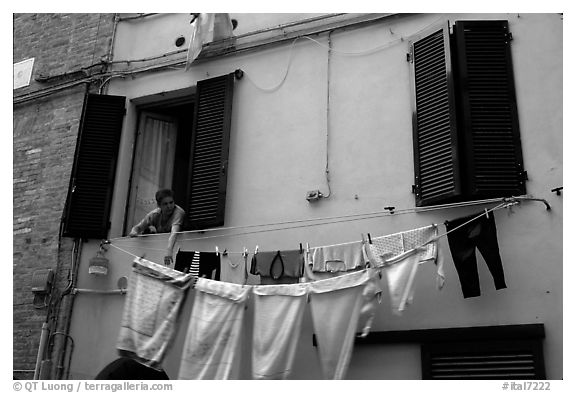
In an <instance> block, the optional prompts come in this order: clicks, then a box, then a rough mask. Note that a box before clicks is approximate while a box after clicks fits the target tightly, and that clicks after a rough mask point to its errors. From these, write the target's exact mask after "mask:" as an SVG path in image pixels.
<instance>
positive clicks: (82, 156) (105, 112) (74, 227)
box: [63, 94, 126, 239]
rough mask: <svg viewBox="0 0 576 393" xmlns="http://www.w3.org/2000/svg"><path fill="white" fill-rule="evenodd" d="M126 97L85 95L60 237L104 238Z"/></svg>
mask: <svg viewBox="0 0 576 393" xmlns="http://www.w3.org/2000/svg"><path fill="white" fill-rule="evenodd" d="M125 102H126V98H125V97H121V96H108V95H97V94H88V95H87V97H86V100H85V102H84V108H83V113H82V120H81V123H80V132H79V135H78V142H77V146H76V154H75V158H74V166H73V169H72V179H71V182H70V189H69V190H68V199H67V204H66V216H65V220H64V228H63V229H64V230H63V235H64V236H67V237H78V238H86V239H104V238H106V237H107V234H108V229H109V215H110V204H111V199H112V192H113V187H114V178H115V174H116V162H117V157H118V147H119V144H120V135H121V132H122V122H123V120H124V114H125Z"/></svg>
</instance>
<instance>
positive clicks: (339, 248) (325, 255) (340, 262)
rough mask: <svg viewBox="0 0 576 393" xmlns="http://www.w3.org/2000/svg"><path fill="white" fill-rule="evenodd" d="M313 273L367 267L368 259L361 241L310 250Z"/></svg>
mask: <svg viewBox="0 0 576 393" xmlns="http://www.w3.org/2000/svg"><path fill="white" fill-rule="evenodd" d="M310 257H311V258H310V260H309V261H308V263H309V264H311V265H312V271H313V272H336V271H349V270H355V269H358V268H364V267H366V263H367V262H368V258H367V256H366V251H365V248H364V243H363V242H361V241H357V242H352V243H345V244H337V245H332V246H323V247H313V248H311V249H310Z"/></svg>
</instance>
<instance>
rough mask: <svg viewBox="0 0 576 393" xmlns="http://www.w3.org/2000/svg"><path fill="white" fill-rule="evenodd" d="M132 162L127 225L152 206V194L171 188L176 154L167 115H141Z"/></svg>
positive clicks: (174, 134)
mask: <svg viewBox="0 0 576 393" xmlns="http://www.w3.org/2000/svg"><path fill="white" fill-rule="evenodd" d="M142 120H143V121H142V128H141V133H140V135H139V138H140V139H141V140H140V141H139V144H138V148H139V151H137V152H136V154H137V158H136V160H135V162H134V165H135V167H134V171H133V173H134V175H133V180H132V182H133V183H132V184H133V186H132V194H133V195H135V198H132V201H133V208H132V209H131V210H132V211H133V214H132V219H131V223H129V224H130V227H132V226H133V225H134V224H136V223H138V222H139V221H140V220H141V219H142V218H143V217H144V216H145V215H146V214H147V213H148V212H149V211H150V210H152V209H154V208H155V207H156V199H155V198H154V195H155V193H156V191H158V190H159V189H161V188H171V187H172V177H173V175H174V157H175V154H176V137H177V128H176V123H175V121H173V120H172V119H170V118H162V117H160V116H154V115H151V114H145V115H144V116H143V119H142Z"/></svg>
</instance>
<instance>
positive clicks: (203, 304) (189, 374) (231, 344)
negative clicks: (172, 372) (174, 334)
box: [178, 278, 251, 379]
mask: <svg viewBox="0 0 576 393" xmlns="http://www.w3.org/2000/svg"><path fill="white" fill-rule="evenodd" d="M250 290H251V287H249V286H242V285H238V284H232V283H225V282H219V281H214V280H209V279H205V278H199V279H198V282H197V283H196V287H195V291H196V293H195V296H196V297H195V299H194V306H193V308H192V315H191V317H190V323H189V325H188V332H187V334H186V342H185V344H184V351H183V353H182V361H181V363H180V371H179V374H178V379H238V378H239V373H240V355H241V344H242V325H243V321H244V310H245V305H246V300H247V299H248V294H249V292H250Z"/></svg>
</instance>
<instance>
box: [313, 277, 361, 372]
mask: <svg viewBox="0 0 576 393" xmlns="http://www.w3.org/2000/svg"><path fill="white" fill-rule="evenodd" d="M369 279H370V272H369V271H368V270H363V271H359V272H354V273H350V274H346V275H343V276H338V277H335V278H329V279H326V280H321V281H315V282H312V283H310V284H309V285H310V308H311V311H312V321H313V323H314V333H315V334H316V340H317V343H318V354H319V356H320V363H321V365H322V371H323V374H324V377H325V378H326V379H343V378H344V377H345V376H346V371H347V370H348V365H349V364H350V358H351V356H352V349H353V346H354V338H355V336H356V330H357V325H358V318H359V316H360V310H361V308H362V305H363V303H364V298H363V291H364V289H365V287H366V284H367V282H368V280H369Z"/></svg>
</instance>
